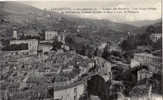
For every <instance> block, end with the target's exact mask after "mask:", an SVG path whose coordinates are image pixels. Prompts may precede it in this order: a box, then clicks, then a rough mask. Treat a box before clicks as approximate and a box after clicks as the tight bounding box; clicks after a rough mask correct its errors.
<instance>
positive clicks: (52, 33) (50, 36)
mask: <svg viewBox="0 0 163 100" xmlns="http://www.w3.org/2000/svg"><path fill="white" fill-rule="evenodd" d="M57 36H58V32H56V31H46V32H45V40H53V39H54V38H55V37H57Z"/></svg>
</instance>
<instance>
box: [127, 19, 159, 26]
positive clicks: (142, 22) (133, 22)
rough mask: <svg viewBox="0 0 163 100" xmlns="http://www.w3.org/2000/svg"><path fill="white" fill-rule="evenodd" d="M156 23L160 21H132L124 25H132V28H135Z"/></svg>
mask: <svg viewBox="0 0 163 100" xmlns="http://www.w3.org/2000/svg"><path fill="white" fill-rule="evenodd" d="M158 22H161V19H157V20H142V21H132V22H126V24H129V25H133V26H136V27H143V26H148V25H152V24H155V23H158Z"/></svg>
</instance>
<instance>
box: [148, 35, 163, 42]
mask: <svg viewBox="0 0 163 100" xmlns="http://www.w3.org/2000/svg"><path fill="white" fill-rule="evenodd" d="M161 37H162V33H153V34H151V36H150V38H151V40H152V41H153V42H156V41H157V40H159V39H160V38H161Z"/></svg>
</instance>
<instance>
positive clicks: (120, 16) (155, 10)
mask: <svg viewBox="0 0 163 100" xmlns="http://www.w3.org/2000/svg"><path fill="white" fill-rule="evenodd" d="M23 3H25V4H28V5H31V6H34V7H37V8H40V9H44V8H47V9H51V8H97V9H103V8H130V10H131V9H132V8H138V9H140V8H141V9H142V8H150V9H146V10H137V11H139V13H100V14H93V13H82V14H76V13H75V14H73V15H77V16H79V17H82V18H92V19H108V20H111V21H115V22H128V21H139V20H156V19H160V18H161V0H141V1H138V0H89V1H88V0H62V1H60V0H55V1H54V0H53V1H45V0H39V1H38V0H35V1H34V0H29V1H25V2H23ZM121 11H124V10H121Z"/></svg>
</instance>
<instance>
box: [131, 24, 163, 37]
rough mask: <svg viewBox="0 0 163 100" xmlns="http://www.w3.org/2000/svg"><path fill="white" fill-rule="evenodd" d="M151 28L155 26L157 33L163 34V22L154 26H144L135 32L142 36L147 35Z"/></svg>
mask: <svg viewBox="0 0 163 100" xmlns="http://www.w3.org/2000/svg"><path fill="white" fill-rule="evenodd" d="M149 26H153V27H154V28H155V32H156V33H162V22H161V21H160V22H156V23H154V24H150V25H146V26H143V27H140V28H137V29H136V30H134V32H135V33H138V34H142V33H145V31H146V29H147V28H148V27H149Z"/></svg>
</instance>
